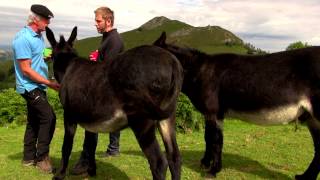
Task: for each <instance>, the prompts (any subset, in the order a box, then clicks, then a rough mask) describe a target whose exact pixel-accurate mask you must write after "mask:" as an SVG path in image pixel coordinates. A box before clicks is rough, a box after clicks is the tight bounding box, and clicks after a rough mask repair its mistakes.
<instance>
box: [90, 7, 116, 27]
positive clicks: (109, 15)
mask: <svg viewBox="0 0 320 180" xmlns="http://www.w3.org/2000/svg"><path fill="white" fill-rule="evenodd" d="M94 13H95V14H101V16H102V18H103V19H105V20H107V19H110V21H111V26H113V22H114V13H113V11H112V10H111V9H110V8H108V7H106V6H104V7H99V8H98V9H96V10H95V11H94Z"/></svg>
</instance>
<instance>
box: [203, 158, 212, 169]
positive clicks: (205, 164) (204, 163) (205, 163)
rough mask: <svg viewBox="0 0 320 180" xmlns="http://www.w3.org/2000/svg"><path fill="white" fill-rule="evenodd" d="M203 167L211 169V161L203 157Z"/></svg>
mask: <svg viewBox="0 0 320 180" xmlns="http://www.w3.org/2000/svg"><path fill="white" fill-rule="evenodd" d="M201 168H204V169H209V168H210V161H208V160H206V159H204V158H202V159H201Z"/></svg>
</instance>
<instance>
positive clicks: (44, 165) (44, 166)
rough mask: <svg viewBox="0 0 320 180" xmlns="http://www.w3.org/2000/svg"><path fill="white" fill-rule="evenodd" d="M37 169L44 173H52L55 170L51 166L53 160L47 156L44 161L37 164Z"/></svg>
mask: <svg viewBox="0 0 320 180" xmlns="http://www.w3.org/2000/svg"><path fill="white" fill-rule="evenodd" d="M36 166H37V168H39V169H40V170H41V171H42V172H45V173H52V171H53V168H52V165H51V160H50V158H49V156H45V157H44V158H43V159H42V160H40V161H38V162H37V163H36Z"/></svg>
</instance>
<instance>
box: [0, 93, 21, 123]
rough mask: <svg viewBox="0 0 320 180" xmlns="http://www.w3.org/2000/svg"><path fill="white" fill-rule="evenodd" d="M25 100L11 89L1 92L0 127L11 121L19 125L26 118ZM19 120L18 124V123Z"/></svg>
mask: <svg viewBox="0 0 320 180" xmlns="http://www.w3.org/2000/svg"><path fill="white" fill-rule="evenodd" d="M26 112H27V109H26V103H25V100H24V99H23V98H22V96H20V95H19V94H17V93H16V92H15V90H14V89H13V88H9V89H5V90H2V91H1V93H0V125H1V126H4V125H8V124H10V123H12V122H13V121H16V120H17V121H16V122H15V123H19V122H20V121H21V120H22V119H25V118H24V117H26V116H25V115H26ZM18 120H19V122H18Z"/></svg>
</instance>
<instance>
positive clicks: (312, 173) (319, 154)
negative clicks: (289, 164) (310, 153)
mask: <svg viewBox="0 0 320 180" xmlns="http://www.w3.org/2000/svg"><path fill="white" fill-rule="evenodd" d="M319 120H320V119H314V118H313V119H309V120H308V121H307V125H308V128H309V131H310V134H311V136H312V139H313V144H314V157H313V160H312V162H311V163H310V165H309V167H308V169H307V170H306V171H305V172H304V173H303V174H302V175H296V176H295V178H296V179H297V180H307V179H308V180H313V179H314V180H315V179H317V176H318V174H319V172H320V121H319Z"/></svg>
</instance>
